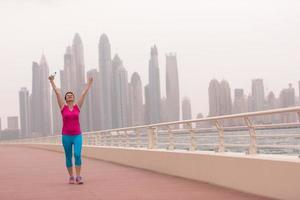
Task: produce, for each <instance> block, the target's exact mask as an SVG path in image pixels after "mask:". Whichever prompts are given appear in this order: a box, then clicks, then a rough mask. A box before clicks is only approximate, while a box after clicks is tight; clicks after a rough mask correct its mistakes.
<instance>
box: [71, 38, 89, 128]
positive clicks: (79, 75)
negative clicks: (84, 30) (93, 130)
mask: <svg viewBox="0 0 300 200" xmlns="http://www.w3.org/2000/svg"><path fill="white" fill-rule="evenodd" d="M72 52H73V55H74V67H75V69H74V71H75V89H74V91H75V94H77V99H78V98H79V96H80V95H81V93H82V91H83V89H84V87H85V83H86V82H85V64H84V49H83V43H82V40H81V38H80V36H79V34H78V33H76V34H75V36H74V39H73V44H72ZM87 104H88V101H84V102H83V104H82V106H81V109H80V128H81V129H82V131H89V126H88V123H89V122H88V105H87Z"/></svg>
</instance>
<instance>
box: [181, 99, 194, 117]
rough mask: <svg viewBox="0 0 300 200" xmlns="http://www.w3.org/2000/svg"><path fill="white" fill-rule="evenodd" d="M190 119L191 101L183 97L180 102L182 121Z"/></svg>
mask: <svg viewBox="0 0 300 200" xmlns="http://www.w3.org/2000/svg"><path fill="white" fill-rule="evenodd" d="M188 119H192V108H191V101H190V99H189V98H187V97H184V98H183V101H182V120H188Z"/></svg>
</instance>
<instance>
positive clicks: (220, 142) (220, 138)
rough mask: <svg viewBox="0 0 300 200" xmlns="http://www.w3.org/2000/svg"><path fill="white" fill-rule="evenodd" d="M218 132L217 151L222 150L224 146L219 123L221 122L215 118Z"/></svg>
mask: <svg viewBox="0 0 300 200" xmlns="http://www.w3.org/2000/svg"><path fill="white" fill-rule="evenodd" d="M215 125H216V127H217V130H218V133H219V145H218V152H224V151H225V147H224V129H223V127H222V125H221V123H220V122H219V121H218V120H217V121H216V123H215Z"/></svg>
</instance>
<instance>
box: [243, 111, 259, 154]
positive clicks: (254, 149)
mask: <svg viewBox="0 0 300 200" xmlns="http://www.w3.org/2000/svg"><path fill="white" fill-rule="evenodd" d="M244 120H245V122H246V124H247V126H248V128H249V134H250V145H249V151H248V154H256V153H257V147H256V133H255V127H254V126H253V124H252V122H251V121H250V119H249V118H248V117H244Z"/></svg>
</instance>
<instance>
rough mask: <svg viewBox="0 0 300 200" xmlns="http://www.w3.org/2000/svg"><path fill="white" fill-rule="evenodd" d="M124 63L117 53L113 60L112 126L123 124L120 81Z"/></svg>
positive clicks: (117, 126)
mask: <svg viewBox="0 0 300 200" xmlns="http://www.w3.org/2000/svg"><path fill="white" fill-rule="evenodd" d="M121 65H122V61H121V59H120V57H119V56H118V55H115V56H114V58H113V60H112V84H111V85H112V99H111V100H112V103H111V104H112V127H113V128H120V127H122V125H121V121H122V119H121V114H120V112H121V103H120V101H121V91H120V82H119V80H120V79H119V77H118V73H119V70H118V69H119V68H120V67H121Z"/></svg>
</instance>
